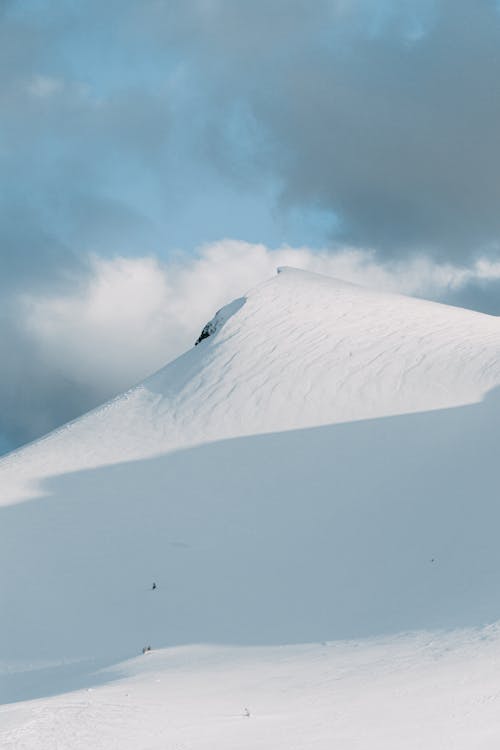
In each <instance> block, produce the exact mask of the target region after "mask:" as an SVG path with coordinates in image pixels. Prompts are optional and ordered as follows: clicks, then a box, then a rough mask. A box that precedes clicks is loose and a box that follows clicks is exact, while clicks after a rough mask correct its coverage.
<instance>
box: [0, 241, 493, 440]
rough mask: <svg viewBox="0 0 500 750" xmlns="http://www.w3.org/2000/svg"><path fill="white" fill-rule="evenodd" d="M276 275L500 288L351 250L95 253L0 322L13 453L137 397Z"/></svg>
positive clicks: (486, 265)
mask: <svg viewBox="0 0 500 750" xmlns="http://www.w3.org/2000/svg"><path fill="white" fill-rule="evenodd" d="M281 265H289V266H295V267H297V268H303V269H305V270H310V271H314V272H318V273H324V274H327V275H331V276H336V277H339V278H342V279H345V280H347V281H352V282H355V283H360V284H363V285H366V286H370V287H373V288H378V289H383V290H389V291H398V292H404V293H409V294H416V295H421V296H425V297H432V298H435V299H448V300H452V301H454V302H455V303H459V302H460V301H461V296H462V297H464V296H465V297H464V298H465V299H466V301H468V302H470V301H473V295H474V291H475V287H476V286H477V285H486V286H488V285H492V284H493V285H495V284H496V285H497V286H496V287H495V288H498V286H500V263H492V262H490V261H487V260H485V261H478V262H475V263H474V264H472V265H469V266H461V267H458V266H454V265H451V264H438V263H436V262H434V261H431V260H429V259H428V258H427V259H425V258H414V259H410V260H407V261H397V262H395V261H386V262H380V261H378V260H377V258H376V255H375V253H374V252H373V251H370V250H360V249H353V248H349V247H346V248H344V249H342V250H339V251H338V252H336V253H331V252H328V251H323V252H316V251H312V250H311V249H309V248H306V247H303V248H291V247H282V248H278V249H270V248H268V247H266V246H264V245H259V244H250V243H246V242H241V241H236V240H225V241H221V242H218V243H212V244H209V245H206V246H204V247H202V248H200V250H199V252H198V253H197V254H195V255H194V256H193V255H186V254H178V255H177V256H176V257H175V258H174V259H172V260H171V261H169V262H168V263H161V262H160V261H159V260H158V259H157V258H154V257H147V256H146V257H140V258H127V257H115V258H104V257H101V256H97V255H94V256H91V257H90V258H89V259H88V262H87V267H86V270H85V272H82V273H81V274H76V275H75V274H74V275H72V276H71V277H67V279H66V284H65V285H63V286H60V287H59V288H58V289H56V290H54V289H50V291H47V290H39V289H34V290H32V291H30V292H20V293H18V294H17V295H16V296H15V297H14V298H13V299H12V300H11V303H10V307H9V310H8V311H6V312H8V315H4V316H3V317H2V318H0V334H1V335H0V340H1V342H2V343H1V352H0V355H1V359H2V363H3V366H2V372H1V374H0V414H1V415H2V422H1V424H0V433H3V435H4V437H5V438H6V439H7V440H8V442H9V444H10V445H11V446H12V445H16V444H19V443H22V442H24V441H26V440H28V439H31V438H33V437H36V436H38V435H40V434H42V433H44V432H46V431H47V430H49V429H51V428H53V427H55V426H56V425H58V424H61V423H63V422H65V421H67V420H69V419H71V418H73V417H76V416H78V415H79V414H81V413H82V412H84V411H86V410H88V409H90V408H92V407H94V406H96V405H97V404H98V403H100V402H102V401H104V400H106V399H107V398H110V397H111V396H113V395H114V394H116V393H117V392H119V391H121V390H124V389H126V388H128V387H130V386H131V385H133V384H134V383H136V382H138V381H140V380H141V379H143V378H144V377H146V376H147V375H148V374H150V373H151V372H153V371H155V370H156V369H158V368H160V367H162V366H163V365H164V364H166V363H167V362H168V361H170V360H171V359H173V358H174V357H176V356H177V355H179V354H181V353H182V352H183V351H185V350H186V349H188V348H189V347H190V346H192V345H193V343H194V341H195V339H196V338H197V336H198V334H199V332H200V330H201V328H202V327H203V325H204V324H205V323H206V322H207V321H208V320H209V319H210V318H212V316H213V315H214V313H215V311H216V310H217V309H219V308H220V307H221V306H222V305H224V304H226V303H227V302H228V301H230V300H231V299H234V298H236V297H239V296H241V295H243V294H244V293H245V292H246V291H248V289H249V288H251V287H253V286H255V285H257V284H259V283H260V282H262V281H264V280H265V279H267V278H269V277H271V276H273V275H274V274H275V273H276V268H277V267H278V266H281ZM497 299H498V297H497ZM496 312H498V313H500V305H498V303H497V309H496Z"/></svg>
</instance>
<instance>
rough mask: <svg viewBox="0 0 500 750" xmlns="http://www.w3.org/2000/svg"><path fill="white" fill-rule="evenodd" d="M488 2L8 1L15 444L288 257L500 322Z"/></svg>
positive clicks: (2, 172) (125, 374)
mask: <svg viewBox="0 0 500 750" xmlns="http://www.w3.org/2000/svg"><path fill="white" fill-rule="evenodd" d="M499 81H500V8H499V5H498V3H496V2H494V0H475V2H470V0H414V1H410V0H314V2H311V1H310V0H265V2H264V1H263V0H108V2H106V3H103V2H97V0H86V2H84V3H82V2H79V0H0V205H1V214H0V216H1V220H0V271H1V273H0V361H1V368H0V452H2V451H5V450H8V449H10V448H13V447H16V446H18V445H20V444H22V443H24V442H26V441H28V440H31V439H33V438H36V437H37V436H39V435H41V434H43V433H44V432H46V431H48V430H50V429H52V428H54V427H55V426H57V425H59V424H62V423H63V422H65V421H67V420H69V419H72V418H74V417H76V416H78V415H79V414H81V413H82V412H84V411H86V410H88V409H90V408H93V407H94V406H95V405H97V404H98V403H100V402H102V401H103V400H105V399H107V398H110V397H111V396H113V395H114V394H115V393H117V392H119V391H120V390H123V389H125V388H127V387H129V386H131V385H132V384H134V383H135V382H137V381H139V380H141V379H142V378H143V377H145V376H146V375H147V374H149V373H150V372H152V371H154V370H156V369H158V368H159V367H161V366H162V365H163V364H165V363H166V362H168V361H169V360H170V359H172V358H173V357H174V356H177V355H178V354H180V353H181V352H182V351H183V350H185V349H186V348H188V347H189V346H191V345H192V343H193V341H194V339H195V338H196V337H197V335H198V333H199V330H200V329H201V328H202V327H203V325H204V323H205V322H206V321H207V320H208V319H210V318H211V317H212V315H213V313H214V312H215V310H216V309H217V308H218V307H220V306H221V305H223V304H225V303H226V302H228V301H229V300H231V299H233V298H235V297H238V296H241V295H242V294H244V292H245V290H246V289H248V288H249V287H251V286H253V285H255V284H258V283H259V282H261V281H263V280H265V279H266V278H267V277H269V276H270V275H272V274H273V273H274V272H275V268H276V266H277V265H283V264H287V265H297V266H299V267H301V268H307V269H310V270H314V271H319V272H324V273H330V274H335V275H339V276H341V277H342V278H346V279H348V280H350V281H355V282H358V283H362V284H366V285H368V286H374V287H377V288H383V289H391V290H395V291H401V292H405V293H409V294H416V295H419V296H423V297H429V298H432V299H437V300H440V301H443V302H447V303H451V304H457V305H463V306H466V307H470V308H472V309H477V310H480V311H483V312H487V313H490V314H495V315H498V314H500V252H499V239H500V210H499V203H500V179H499V175H500V148H499V146H498V133H499V132H500V84H499Z"/></svg>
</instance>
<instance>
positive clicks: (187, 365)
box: [0, 268, 500, 501]
mask: <svg viewBox="0 0 500 750" xmlns="http://www.w3.org/2000/svg"><path fill="white" fill-rule="evenodd" d="M196 343H197V346H196V347H194V348H193V349H191V350H189V351H188V352H186V353H185V354H184V355H182V356H181V357H179V358H178V359H176V360H174V361H173V362H171V363H170V364H168V365H167V366H166V367H164V368H163V369H162V370H160V371H159V372H157V373H156V374H155V375H153V376H152V377H150V378H148V379H147V380H145V381H144V382H143V383H141V384H140V385H138V386H136V387H135V388H132V389H131V390H129V391H127V392H126V393H124V394H123V395H121V396H118V397H117V398H115V399H114V400H112V401H110V402H109V403H107V404H105V405H104V406H102V407H100V408H98V409H96V410H94V411H92V412H90V413H89V414H86V415H84V416H83V417H81V418H80V419H77V420H75V421H74V422H72V423H70V424H68V425H66V426H64V427H63V428H61V429H59V430H56V431H55V432H53V433H51V434H50V435H48V436H47V437H46V438H42V439H41V440H39V441H37V442H35V443H33V444H31V445H29V446H28V447H26V448H21V449H20V450H19V451H16V452H15V453H13V454H11V455H10V456H8V457H7V458H5V459H4V460H3V461H1V462H0V476H1V478H2V479H1V481H2V485H3V488H4V489H3V497H4V500H7V501H12V500H14V499H22V498H23V497H24V496H25V495H26V494H28V495H29V492H28V493H27V491H26V489H25V484H26V482H27V481H29V482H30V488H31V490H30V491H31V492H32V493H33V492H36V485H35V484H33V482H36V480H37V479H38V478H40V477H43V476H50V475H53V474H60V473H62V472H68V471H74V470H76V469H82V468H86V467H95V466H98V465H103V464H109V463H117V462H123V461H126V460H131V459H140V458H146V457H148V456H154V455H159V454H163V453H165V452H167V451H172V450H177V449H179V448H185V447H187V446H193V445H198V444H200V443H206V442H210V441H213V440H219V439H224V438H233V437H238V436H243V435H254V434H255V435H256V434H262V433H268V432H279V431H285V430H294V429H300V428H304V427H315V426H319V425H328V424H336V423H339V422H351V421H353V420H363V419H372V418H375V417H383V416H388V415H396V414H405V413H411V412H419V411H425V410H430V409H439V408H444V407H451V406H458V405H464V404H469V403H474V402H477V401H480V400H481V398H482V397H483V396H484V395H485V394H486V393H487V392H488V391H489V390H491V389H492V388H494V387H495V386H496V385H498V384H500V320H499V319H498V318H496V317H493V316H489V315H484V314H481V313H477V312H472V311H470V310H463V309H460V308H455V307H449V306H446V305H441V304H437V303H433V302H428V301H425V300H420V299H414V298H409V297H404V296H401V295H395V294H387V293H381V292H374V291H370V290H368V289H364V288H362V287H359V286H355V285H353V284H349V283H346V282H342V281H338V280H335V279H331V278H327V277H324V276H319V275H317V274H313V273H308V272H305V271H299V270H296V269H292V268H281V269H279V273H278V275H277V276H276V277H274V278H273V279H271V280H270V281H268V282H265V283H263V284H261V285H260V286H258V287H256V288H255V289H253V290H252V291H250V292H249V293H248V294H247V295H246V296H245V297H244V298H240V299H237V300H235V301H234V302H232V303H230V304H228V305H227V306H226V307H225V308H223V309H222V310H220V311H219V312H218V313H217V314H216V316H215V317H214V319H213V320H212V321H210V322H209V323H207V325H206V326H205V327H204V328H203V331H202V333H201V335H200V337H199V339H198V341H197V342H196Z"/></svg>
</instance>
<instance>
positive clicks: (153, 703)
mask: <svg viewBox="0 0 500 750" xmlns="http://www.w3.org/2000/svg"><path fill="white" fill-rule="evenodd" d="M499 656H500V633H499V631H498V629H497V628H496V627H495V628H493V627H490V628H487V629H485V630H482V631H465V632H458V633H453V634H451V635H448V636H444V635H443V634H432V633H421V634H418V635H411V636H404V637H398V638H392V639H381V640H379V641H363V642H349V643H323V644H314V645H306V646H281V647H274V648H273V647H267V648H242V647H240V648H228V647H226V648H221V647H219V648H217V647H208V646H194V647H193V646H190V647H180V648H175V649H171V650H165V651H160V652H151V654H148V655H147V656H146V657H140V658H137V659H134V660H132V661H129V662H126V663H124V664H120V665H118V666H117V667H115V668H114V669H113V670H112V672H110V673H109V672H108V673H107V674H106V675H105V678H104V679H105V681H106V684H105V685H101V686H100V687H96V688H88V689H86V690H79V691H76V692H72V693H66V694H64V695H61V696H58V697H55V698H49V699H44V700H36V701H29V702H25V703H18V704H12V705H10V706H6V707H4V708H1V707H0V747H2V750H24V749H26V750H34V749H35V748H36V750H46V749H47V748H71V750H88V748H93V749H94V748H95V750H108V749H109V748H116V750H137V749H138V748H148V750H194V749H195V748H196V749H199V750H214V749H215V748H217V750H234V748H241V750H257V749H259V748H262V749H264V748H265V749H266V750H267V749H268V748H273V750H274V749H275V748H283V749H285V748H286V750H326V748H339V749H340V750H352V749H353V748H356V749H360V748H363V749H364V748H369V749H370V750H401V748H405V749H406V748H407V749H408V750H417V748H418V749H419V750H421V749H422V750H423V749H424V748H440V750H448V749H449V750H451V749H452V748H453V750H470V748H474V750H496V748H498V738H499V737H500V710H499V708H500V681H499V677H498V673H499V669H500V659H499ZM96 681H97V682H102V681H103V680H102V678H101V677H100V676H99V675H96Z"/></svg>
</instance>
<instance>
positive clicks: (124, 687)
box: [0, 269, 500, 750]
mask: <svg viewBox="0 0 500 750" xmlns="http://www.w3.org/2000/svg"><path fill="white" fill-rule="evenodd" d="M212 329H214V330H212V332H211V335H210V336H208V337H207V338H204V339H203V340H202V341H201V342H200V343H199V344H198V345H197V346H196V347H194V348H193V349H191V350H190V351H188V352H187V353H186V354H185V355H183V356H182V357H180V358H179V359H177V360H175V361H174V362H172V363H171V364H169V365H167V367H165V368H164V369H163V370H161V371H160V372H159V373H157V374H156V375H154V376H152V377H151V378H149V379H148V380H147V381H145V382H144V383H143V384H141V385H139V386H138V387H136V388H134V389H132V390H131V391H129V392H128V393H126V394H124V395H123V396H121V397H119V398H117V399H115V400H114V401H112V402H111V403H109V404H107V405H105V406H103V407H101V408H100V409H97V410H95V411H94V412H92V413H90V414H88V415H85V416H84V417H82V418H81V419H80V420H77V421H75V422H73V423H71V424H70V425H68V426H66V427H65V428H63V429H61V430H59V431H57V432H55V433H52V434H51V435H49V436H47V437H46V438H44V439H42V440H40V441H38V442H36V443H33V444H32V445H29V446H27V447H25V448H23V449H21V450H20V451H17V452H15V453H13V454H11V455H10V456H7V457H6V458H5V459H4V460H3V461H2V462H0V487H1V488H2V500H3V503H4V504H3V507H1V508H0V592H1V601H2V609H3V611H4V612H6V613H7V616H6V617H5V616H4V617H2V618H1V619H0V676H1V677H2V681H1V683H0V697H1V698H2V699H3V700H4V701H6V702H8V701H19V700H22V701H27V700H28V699H33V700H31V701H28V702H24V703H22V704H19V705H10V706H6V707H5V708H4V709H2V713H1V714H0V717H1V720H2V722H4V723H2V726H5V727H6V729H5V730H4V733H3V735H2V734H1V733H0V740H2V742H1V743H0V744H2V747H4V746H5V747H16V748H17V747H27V748H39V747H50V746H51V743H52V745H53V746H54V747H56V746H57V747H68V748H69V747H71V748H73V747H84V746H87V747H89V746H92V747H120V748H122V747H148V748H164V747H171V748H177V749H178V748H183V749H186V750H187V748H192V747H196V748H213V747H217V748H218V750H220V749H222V750H226V748H227V750H230V748H231V749H232V748H234V747H242V748H245V747H249V748H250V747H252V748H256V747H272V748H273V749H274V748H283V749H284V748H287V750H288V749H289V748H304V749H305V748H310V747H314V748H325V750H326V748H331V747H334V746H335V747H337V746H338V747H340V748H344V747H345V748H378V747H380V748H382V747H383V748H384V750H387V749H388V748H401V747H403V746H404V747H411V748H413V747H415V748H416V747H425V748H433V747H436V748H445V747H450V748H451V747H453V748H460V749H461V748H462V747H463V748H470V747H472V746H473V747H477V748H489V747H491V748H493V747H497V746H498V741H499V734H498V730H499V727H498V720H497V718H496V717H497V716H498V715H499V710H498V709H499V703H498V701H499V695H500V677H497V671H498V670H496V669H494V668H492V665H496V664H498V660H499V659H500V641H499V638H498V631H497V627H496V626H489V625H488V623H493V622H495V621H497V620H500V583H499V582H500V575H499V571H500V545H499V544H498V528H499V522H500V507H499V503H498V459H497V453H498V450H497V446H498V437H499V424H500V422H499V416H500V399H499V398H498V391H497V390H495V388H496V386H498V384H499V383H500V320H499V319H497V318H494V317H491V316H486V315H481V314H479V313H473V312H471V311H465V310H460V309H457V308H450V307H446V306H443V305H437V304H434V303H430V302H426V301H423V300H416V299H409V298H405V297H401V296H397V295H387V294H380V293H375V292H371V291H368V290H366V289H362V288H359V287H355V286H352V285H348V284H344V283H342V282H338V281H334V280H331V279H327V278H324V277H319V276H315V275H313V274H307V273H303V272H299V271H294V270H289V269H287V270H284V271H283V272H282V273H280V274H279V275H278V276H277V277H275V278H274V279H272V280H270V281H269V282H267V283H265V284H263V285H261V286H259V287H257V289H255V290H253V291H251V292H250V293H249V294H248V295H247V296H246V297H245V299H244V300H238V301H236V302H235V303H233V304H232V305H231V306H229V307H228V308H225V309H224V310H223V311H221V312H220V313H219V314H218V316H216V319H215V322H214V325H213V326H212ZM451 407H453V408H451ZM153 581H155V582H156V583H157V588H156V589H155V590H154V591H153V590H152V588H151V586H152V582H153ZM405 632H406V633H408V632H410V633H414V634H413V635H405V636H403V635H401V633H405ZM324 642H327V645H326V646H325V645H321V644H323V643H324ZM203 643H205V644H212V645H211V646H206V647H203V648H201V647H196V646H194V645H193V644H203ZM147 644H151V645H152V646H153V647H154V649H155V651H154V652H153V653H151V654H147V655H145V656H143V657H142V656H141V657H140V658H139V659H135V660H132V661H129V660H130V659H131V657H133V656H135V655H136V654H138V653H140V651H141V649H142V647H143V646H144V645H147ZM183 644H184V645H183ZM217 644H224V645H217ZM231 644H232V645H231ZM300 644H310V645H300ZM157 649H166V650H165V651H163V650H162V651H157ZM200 649H201V650H200ZM206 659H207V660H208V664H207V662H206ZM123 660H127V661H123ZM499 674H500V673H499ZM217 675H218V676H217ZM157 680H161V683H157ZM158 685H160V687H158ZM215 685H217V686H218V687H217V689H215V688H214V689H213V690H212V686H215ZM89 688H92V694H91V695H89V693H88V692H87V689H89ZM451 689H453V696H452V697H450V690H451ZM68 690H79V691H80V692H75V693H74V694H71V695H68V694H66V695H60V697H54V698H48V697H47V696H49V695H55V694H57V693H63V692H64V691H68ZM165 705H167V706H168V707H169V710H167V713H166V716H165V715H164V707H165ZM245 706H248V707H249V708H250V711H251V713H252V716H250V717H245V716H243V715H242V714H243V712H244V707H245ZM143 712H145V714H143ZM254 712H255V715H254ZM462 713H465V717H463V716H461V714H462ZM395 714H397V715H395ZM145 716H147V717H149V719H148V721H146V719H145V718H144V717H145ZM245 721H246V722H247V723H246V724H244V722H245ZM422 722H423V723H424V724H425V726H424V724H422ZM207 727H208V728H207ZM311 731H312V732H313V734H312V735H311ZM471 738H475V739H474V741H473V740H472V739H471ZM9 743H10V744H9ZM78 743H80V744H78ZM85 743H86V744H85ZM99 743H100V744H99ZM127 743H128V744H127ZM335 743H336V744H335ZM495 743H496V744H495Z"/></svg>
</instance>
